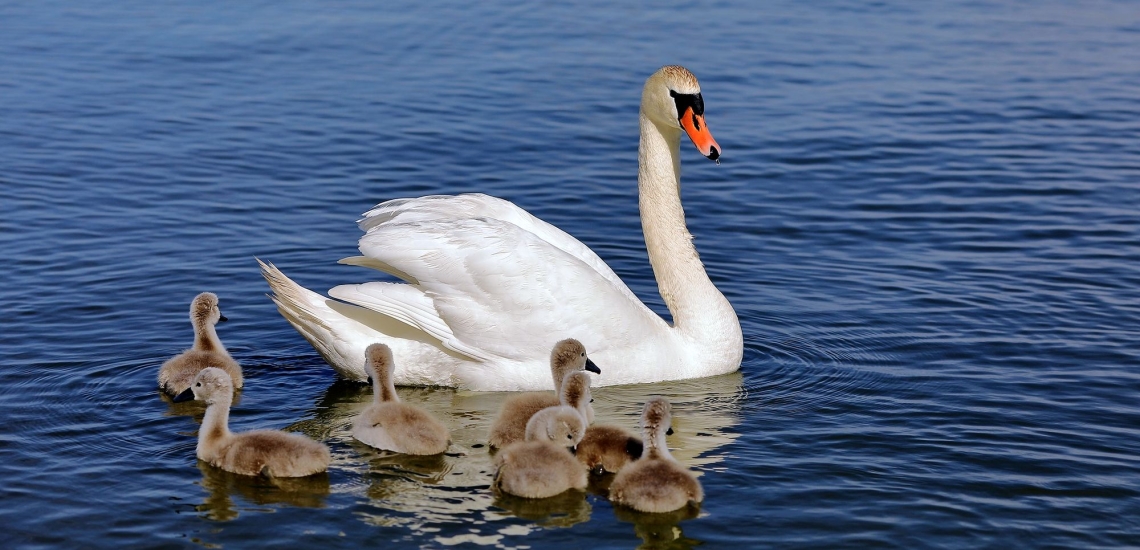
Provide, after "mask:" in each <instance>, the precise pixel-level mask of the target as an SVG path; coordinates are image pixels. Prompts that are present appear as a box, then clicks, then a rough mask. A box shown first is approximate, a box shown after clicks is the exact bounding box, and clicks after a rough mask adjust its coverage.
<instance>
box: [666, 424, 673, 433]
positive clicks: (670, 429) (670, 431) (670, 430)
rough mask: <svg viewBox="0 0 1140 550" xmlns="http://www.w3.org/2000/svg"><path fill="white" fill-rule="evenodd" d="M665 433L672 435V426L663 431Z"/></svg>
mask: <svg viewBox="0 0 1140 550" xmlns="http://www.w3.org/2000/svg"><path fill="white" fill-rule="evenodd" d="M665 435H673V426H669V429H668V430H666V431H665Z"/></svg>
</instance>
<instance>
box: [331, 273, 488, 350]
mask: <svg viewBox="0 0 1140 550" xmlns="http://www.w3.org/2000/svg"><path fill="white" fill-rule="evenodd" d="M329 296H332V297H333V298H336V299H338V300H344V301H345V302H348V303H350V304H355V305H358V306H360V307H365V308H368V309H371V310H372V311H376V312H379V313H383V314H384V315H387V316H389V317H391V318H393V319H396V320H397V321H400V322H401V323H404V324H407V325H410V326H413V327H415V328H418V329H420V330H422V331H424V332H426V333H428V334H429V335H431V336H433V337H434V338H436V339H438V340H439V341H440V342H442V343H443V345H444V346H445V347H447V348H448V349H450V350H452V351H454V352H456V353H459V354H462V355H465V356H467V357H468V358H470V359H473V360H478V361H490V360H492V359H493V358H492V357H491V356H489V355H487V354H486V353H484V352H483V351H482V350H479V349H477V348H472V347H471V346H468V345H466V344H464V343H463V342H462V341H461V340H459V339H458V338H456V337H455V335H454V334H453V333H452V332H451V327H449V326H448V325H447V323H445V322H444V321H443V319H440V317H439V314H438V313H437V312H436V310H435V306H434V305H433V303H432V300H431V299H430V298H428V297H427V296H425V295H424V293H423V291H421V290H420V289H419V288H417V287H415V286H412V285H409V284H402V283H382V282H372V283H364V284H359V285H340V286H336V287H333V288H332V289H330V290H329Z"/></svg>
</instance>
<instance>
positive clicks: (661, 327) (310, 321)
mask: <svg viewBox="0 0 1140 550" xmlns="http://www.w3.org/2000/svg"><path fill="white" fill-rule="evenodd" d="M640 120H641V143H640V147H639V148H638V192H639V203H640V207H641V224H642V229H643V231H644V234H645V244H646V248H647V250H648V253H649V260H650V263H651V264H652V265H653V273H654V275H655V276H656V278H657V284H658V288H659V290H660V292H661V297H662V298H663V299H664V301H665V303H666V305H667V306H668V307H669V312H670V313H671V314H672V316H673V323H674V324H673V325H672V326H670V325H669V324H668V323H666V322H665V321H664V320H663V319H662V318H661V317H659V316H658V315H657V314H655V313H653V312H652V311H651V310H650V309H649V308H648V307H646V306H645V305H644V304H643V303H641V301H640V300H638V299H637V297H636V296H635V295H634V294H633V292H632V291H630V290H629V288H628V287H626V285H625V284H624V283H622V281H621V279H619V278H618V277H617V275H616V274H615V273H614V272H613V270H611V269H610V268H609V267H608V266H607V265H606V264H605V263H604V262H603V261H602V260H601V258H599V257H598V255H597V254H595V253H594V252H593V251H591V250H590V249H589V248H587V247H586V246H585V245H583V244H582V243H581V242H579V241H578V240H577V239H575V238H573V237H571V236H569V235H568V234H566V233H564V232H563V231H561V230H559V229H558V228H556V227H554V226H552V225H550V224H548V223H546V222H543V221H542V220H539V219H538V218H535V217H534V216H532V215H530V214H529V213H527V212H526V211H524V210H523V209H521V208H519V207H517V206H515V205H514V204H511V203H510V202H507V201H504V200H501V199H496V198H493V197H488V196H486V195H459V196H431V197H421V198H415V199H397V200H391V201H388V202H385V203H382V204H380V205H378V206H376V207H375V208H373V209H372V210H371V211H369V212H367V213H366V214H365V215H364V218H363V219H362V220H360V222H359V225H360V227H361V229H363V230H364V231H365V232H366V233H365V235H364V237H362V238H361V239H360V243H359V244H360V251H361V252H362V253H363V254H364V256H361V257H353V258H347V259H345V260H341V263H346V264H353V265H360V266H366V267H372V268H375V269H378V270H380V271H384V272H386V273H389V274H392V275H395V276H396V277H399V278H400V279H402V280H403V281H404V283H406V284H404V283H386V282H371V283H365V284H359V285H341V286H338V287H335V288H333V289H332V290H330V291H329V295H330V296H332V297H333V298H337V299H339V300H342V301H336V300H329V299H327V298H325V297H323V296H321V295H319V294H317V293H315V292H312V291H309V290H307V289H305V288H303V287H301V286H299V285H297V284H296V283H294V282H293V281H292V280H290V279H289V278H287V277H285V275H284V274H282V273H281V272H280V271H279V270H277V269H276V267H274V266H272V265H270V264H265V263H262V264H261V266H262V274H263V275H264V276H265V278H266V280H267V281H268V282H269V285H270V287H271V288H272V290H273V292H274V295H273V296H272V298H273V300H274V301H275V302H276V303H277V306H278V311H280V312H281V314H282V315H283V316H284V317H285V318H286V319H287V320H288V321H289V322H290V323H291V324H292V325H293V326H294V327H295V328H296V329H297V330H298V331H299V332H300V333H301V334H302V335H303V336H304V337H305V338H306V339H308V340H309V342H310V343H311V344H312V345H313V347H314V348H316V349H317V351H318V352H319V353H320V354H321V355H322V356H323V357H324V358H325V360H326V361H328V362H329V364H330V365H332V366H333V368H334V369H336V370H337V372H339V373H340V374H341V375H343V376H345V377H346V378H350V379H354V380H365V379H366V378H367V374H366V373H365V371H364V361H363V358H364V348H365V347H367V346H368V345H369V344H371V343H374V342H384V343H386V344H388V346H389V347H391V348H392V351H393V353H394V354H395V358H396V361H398V362H399V363H400V365H401V368H400V372H399V373H397V380H396V383H397V384H401V385H403V384H413V385H441V386H455V387H462V388H467V389H472V390H542V389H551V388H552V386H553V384H552V381H551V379H550V376H549V375H548V374H547V373H548V372H549V367H548V364H547V357H548V353H549V350H550V347H551V346H552V345H553V344H554V342H555V341H558V340H561V339H563V338H568V337H571V336H572V337H575V338H577V339H579V340H581V342H582V343H583V344H585V346H586V348H587V349H589V350H590V356H591V357H592V358H593V359H595V360H596V361H597V362H598V364H600V365H613V368H607V369H606V370H605V372H603V373H602V374H601V375H600V376H599V377H598V379H597V385H598V386H606V385H613V384H632V383H647V382H659V381H662V380H675V379H682V378H695V377H701V376H711V375H715V374H722V373H727V372H732V371H735V370H737V369H738V368H739V367H740V360H741V357H742V355H743V337H742V335H741V331H740V322H739V320H738V319H737V317H736V312H735V311H734V310H733V309H732V305H731V304H729V302H728V300H727V299H725V297H724V295H723V294H721V293H720V291H719V290H717V288H716V287H715V286H714V285H713V283H712V281H710V280H709V277H708V275H707V274H706V273H705V269H704V266H703V265H702V264H701V261H700V258H699V257H698V256H697V251H696V248H695V247H694V246H693V243H692V235H690V234H689V231H688V229H687V228H686V226H685V213H684V210H683V209H682V208H681V196H680V142H681V133H682V132H685V133H687V134H688V135H689V137H690V138H691V139H692V141H693V143H694V144H695V145H696V146H697V149H698V150H699V151H700V152H701V154H703V155H705V156H707V157H708V158H710V159H713V160H717V159H718V158H719V157H720V147H719V146H718V145H717V143H716V141H714V140H713V137H712V134H710V133H709V130H708V127H707V126H706V125H705V122H704V101H703V99H702V97H701V90H700V86H699V85H698V84H697V79H696V78H695V77H693V75H692V74H691V73H690V72H689V71H688V70H686V69H684V68H683V67H678V66H666V67H662V68H661V69H660V70H658V71H657V72H655V73H654V74H653V75H652V76H650V77H649V79H648V80H647V81H646V82H645V87H644V89H643V91H642V96H641V112H640ZM345 302H347V304H346V303H345ZM349 304H353V305H349ZM405 365H406V367H405Z"/></svg>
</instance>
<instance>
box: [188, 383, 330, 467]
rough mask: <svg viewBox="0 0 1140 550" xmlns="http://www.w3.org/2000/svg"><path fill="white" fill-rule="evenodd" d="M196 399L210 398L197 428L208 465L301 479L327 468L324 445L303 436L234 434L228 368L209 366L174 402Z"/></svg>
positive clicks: (256, 432) (259, 432) (200, 452)
mask: <svg viewBox="0 0 1140 550" xmlns="http://www.w3.org/2000/svg"><path fill="white" fill-rule="evenodd" d="M191 399H197V400H199V401H205V402H206V405H207V406H206V416H205V418H204V419H203V420H202V426H201V427H200V428H199V429H198V451H197V454H198V458H199V459H201V460H203V461H205V462H208V463H209V464H211V465H213V466H215V467H218V468H221V469H223V470H227V471H230V472H234V473H237V474H244V475H266V476H272V477H302V476H307V475H312V474H315V473H318V472H323V471H325V470H327V469H328V466H329V461H330V456H329V449H328V447H326V446H325V445H323V444H321V443H318V442H316V441H313V440H311V439H309V438H307V437H305V436H303V435H299V434H291V433H286V432H282V431H277V430H254V431H250V432H242V433H236V434H235V433H231V432H230V430H229V426H228V423H229V410H230V403H231V402H232V400H233V382H232V381H231V380H230V376H229V374H227V373H226V372H225V371H223V370H221V369H218V368H214V367H208V368H205V369H203V370H202V371H201V372H199V373H198V375H197V376H196V377H194V381H193V383H192V385H191V386H190V388H189V389H187V390H186V391H184V392H182V393H180V394H178V396H177V397H175V398H174V401H175V402H181V401H189V400H191Z"/></svg>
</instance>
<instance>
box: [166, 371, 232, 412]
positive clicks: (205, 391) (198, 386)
mask: <svg viewBox="0 0 1140 550" xmlns="http://www.w3.org/2000/svg"><path fill="white" fill-rule="evenodd" d="M233 393H234V382H233V380H231V379H230V375H228V374H226V371H224V370H222V369H219V368H217V367H206V368H204V369H202V372H199V373H198V376H195V377H194V382H192V383H191V384H190V388H189V389H187V390H186V391H184V392H182V393H180V394H178V395H177V396H175V397H174V402H175V403H181V402H183V401H190V400H198V401H205V402H206V404H207V405H213V404H214V403H216V402H218V401H226V402H227V403H228V402H229V401H230V400H231V399H233Z"/></svg>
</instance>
